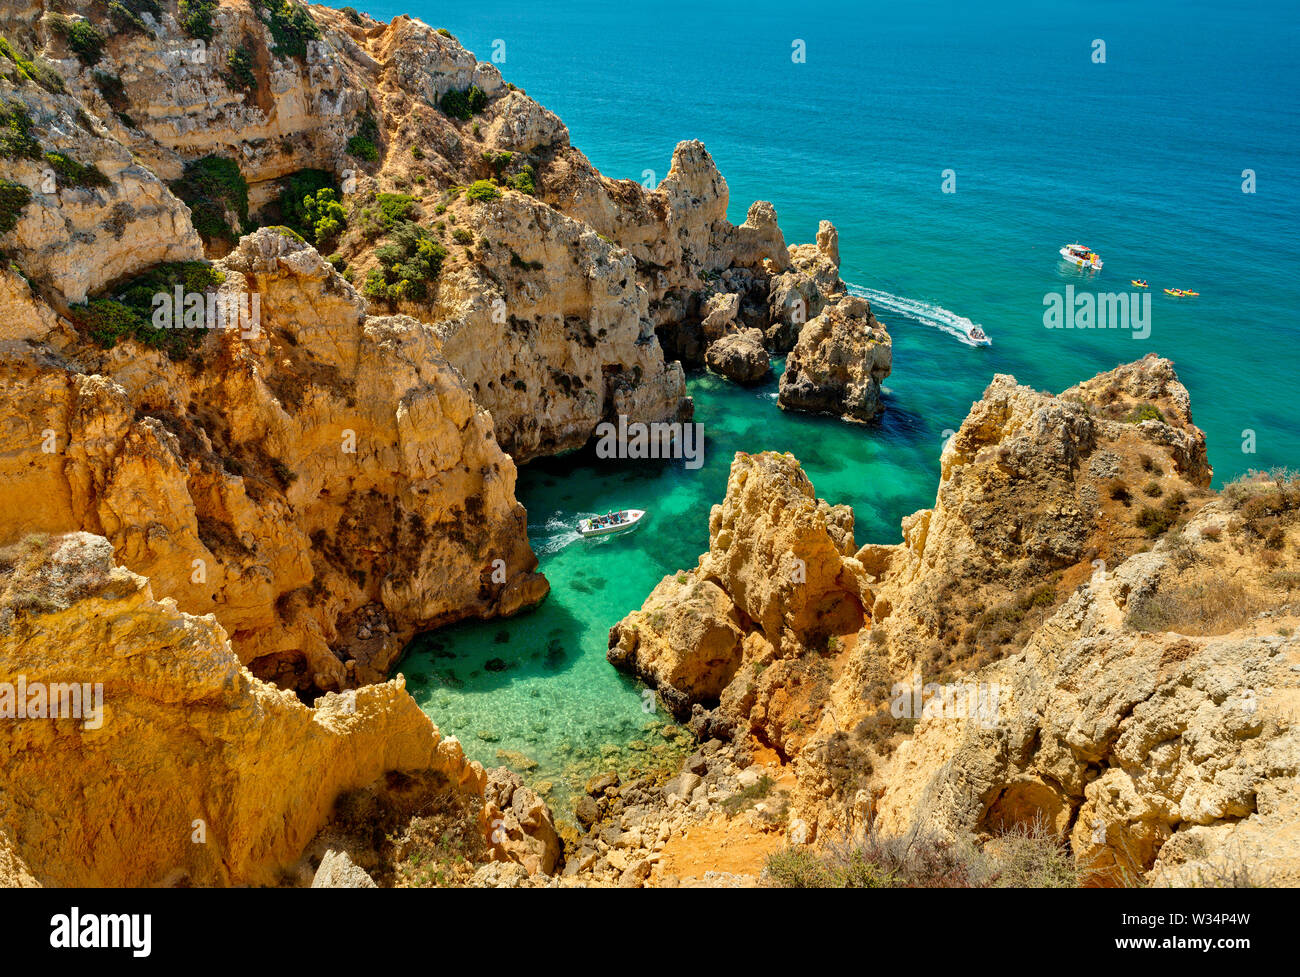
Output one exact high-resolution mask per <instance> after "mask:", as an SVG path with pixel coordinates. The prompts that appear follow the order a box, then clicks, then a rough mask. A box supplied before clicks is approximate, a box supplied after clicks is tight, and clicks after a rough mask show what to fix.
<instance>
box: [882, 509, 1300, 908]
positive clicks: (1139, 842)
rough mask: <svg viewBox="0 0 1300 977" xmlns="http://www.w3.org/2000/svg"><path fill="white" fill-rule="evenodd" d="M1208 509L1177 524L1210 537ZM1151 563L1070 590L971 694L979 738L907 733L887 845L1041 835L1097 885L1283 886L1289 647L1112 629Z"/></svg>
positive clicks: (1296, 764) (890, 803)
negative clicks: (1061, 840) (922, 832)
mask: <svg viewBox="0 0 1300 977" xmlns="http://www.w3.org/2000/svg"><path fill="white" fill-rule="evenodd" d="M1219 508H1220V507H1218V506H1217V505H1211V506H1209V507H1207V508H1206V509H1205V510H1203V511H1202V513H1201V514H1200V515H1198V517H1197V519H1196V520H1194V521H1193V523H1192V524H1191V526H1189V529H1188V532H1189V533H1193V534H1195V533H1198V532H1199V531H1200V530H1201V529H1204V528H1205V527H1206V526H1208V525H1210V524H1211V523H1218V522H1220V521H1221V519H1222V516H1223V514H1222V513H1221V512H1219V511H1218V510H1219ZM1173 552H1174V551H1173V550H1172V549H1171V548H1169V547H1162V548H1158V549H1157V550H1156V551H1155V552H1153V553H1145V554H1140V555H1138V556H1134V557H1132V558H1130V559H1129V560H1128V561H1126V562H1125V563H1124V564H1123V565H1122V566H1121V567H1120V568H1119V569H1118V571H1117V572H1115V573H1113V574H1109V575H1098V576H1096V577H1094V578H1093V579H1092V580H1091V581H1090V583H1089V584H1088V585H1086V586H1085V587H1082V588H1080V590H1079V591H1077V592H1076V593H1075V594H1074V595H1073V596H1072V597H1071V598H1070V600H1068V601H1067V602H1066V603H1065V605H1064V606H1063V607H1062V608H1061V609H1060V611H1058V612H1057V613H1056V615H1055V616H1053V617H1052V618H1051V619H1050V620H1048V621H1047V622H1046V624H1045V625H1044V626H1043V627H1042V628H1041V629H1040V630H1039V631H1038V632H1037V633H1036V634H1035V636H1034V637H1033V639H1032V640H1031V641H1030V643H1029V644H1028V646H1027V647H1026V648H1025V649H1024V651H1023V652H1021V653H1020V654H1018V655H1015V656H1014V657H1012V658H1010V659H1008V660H1006V661H1004V662H1000V663H998V664H997V665H993V666H990V667H988V668H985V669H983V670H981V671H980V672H979V673H978V674H977V675H975V676H973V677H972V679H973V680H974V681H977V682H979V683H981V684H982V685H984V686H985V687H992V688H996V689H997V690H998V691H999V701H998V707H997V720H996V722H994V723H991V724H980V723H969V722H959V721H954V720H944V719H935V720H933V721H925V722H922V723H921V724H920V726H919V727H918V729H917V732H916V735H915V737H914V738H913V739H912V740H910V741H908V742H904V743H903V744H902V745H901V746H900V747H899V748H898V751H897V753H896V754H895V756H894V757H893V758H892V759H891V761H890V763H889V764H888V765H887V766H886V767H885V768H884V769H883V770H882V771H881V774H880V777H879V783H880V785H881V793H880V795H879V798H878V800H877V815H878V817H879V819H880V820H879V823H880V824H881V826H882V827H883V828H884V829H885V830H886V831H889V832H890V833H895V832H903V831H906V830H908V829H909V828H910V826H911V825H912V824H914V823H915V822H916V821H917V820H918V819H920V818H925V819H928V821H929V823H931V824H935V825H937V826H938V827H940V828H942V829H946V830H949V831H954V832H958V831H976V832H980V831H985V832H991V831H996V830H998V829H999V828H1002V827H1004V826H1012V825H1017V824H1025V823H1029V822H1032V821H1033V820H1035V819H1039V820H1041V821H1042V822H1044V823H1046V824H1047V825H1049V826H1050V827H1051V828H1052V829H1053V830H1055V831H1057V832H1060V833H1062V834H1066V835H1068V837H1069V840H1070V846H1071V849H1072V851H1073V852H1074V854H1075V855H1076V857H1078V858H1079V859H1080V861H1081V863H1082V864H1083V865H1084V866H1085V867H1086V868H1087V869H1088V870H1089V871H1090V873H1091V874H1092V877H1093V878H1092V881H1093V882H1094V883H1096V884H1103V885H1119V884H1130V883H1132V882H1133V881H1134V880H1136V879H1139V878H1142V877H1143V876H1144V874H1145V873H1148V872H1152V873H1153V874H1152V876H1151V877H1152V878H1154V879H1159V880H1160V881H1161V882H1163V883H1165V884H1175V885H1189V884H1191V885H1196V884H1200V885H1207V884H1209V885H1221V884H1224V883H1225V882H1227V881H1228V880H1231V879H1237V880H1238V881H1241V880H1242V879H1244V878H1245V877H1246V875H1247V874H1249V875H1250V876H1251V877H1253V878H1254V880H1255V882H1256V883H1258V882H1261V881H1264V880H1265V879H1267V881H1268V884H1270V885H1284V884H1295V882H1296V880H1297V878H1300V833H1298V832H1297V831H1296V829H1295V820H1294V819H1295V814H1296V797H1297V791H1296V778H1297V775H1300V739H1297V735H1296V732H1295V730H1294V728H1293V724H1292V723H1291V722H1290V718H1289V716H1290V714H1291V713H1292V712H1293V711H1294V708H1295V705H1296V703H1297V702H1300V679H1297V675H1296V671H1295V668H1294V665H1295V662H1296V661H1297V660H1300V647H1298V646H1297V645H1296V644H1295V642H1293V641H1289V640H1287V639H1286V638H1285V637H1284V636H1282V635H1279V634H1250V633H1242V632H1239V631H1238V632H1234V633H1230V634H1226V635H1223V636H1221V637H1197V636H1187V635H1182V634H1176V633H1160V634H1153V633H1141V632H1135V631H1133V630H1132V629H1130V628H1126V627H1125V626H1124V618H1125V614H1126V612H1128V611H1131V610H1132V608H1133V606H1134V605H1135V603H1137V602H1138V601H1139V600H1140V599H1141V598H1140V597H1139V595H1142V594H1149V593H1150V592H1152V591H1154V590H1157V589H1159V588H1160V587H1161V586H1162V584H1161V578H1162V576H1167V575H1169V574H1171V573H1172V570H1171V569H1170V559H1171V555H1172V554H1173Z"/></svg>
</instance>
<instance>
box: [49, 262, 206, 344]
mask: <svg viewBox="0 0 1300 977" xmlns="http://www.w3.org/2000/svg"><path fill="white" fill-rule="evenodd" d="M223 281H225V276H224V275H222V274H221V273H220V272H218V271H216V270H215V269H213V268H212V266H211V265H208V264H204V263H203V262H198V261H188V262H181V263H177V264H167V265H159V266H158V267H157V268H154V269H152V270H150V271H148V272H146V273H145V274H143V275H140V276H138V277H136V278H133V279H132V280H131V281H129V282H127V283H126V284H125V285H123V286H122V287H121V288H120V289H118V290H117V292H116V294H115V295H114V296H112V297H101V298H94V299H91V300H90V301H88V302H85V303H82V304H81V305H75V306H73V307H72V310H71V315H72V321H73V323H74V324H75V325H76V327H77V329H78V331H80V332H81V333H82V334H83V335H85V336H87V337H88V338H89V339H91V340H93V341H94V342H95V343H97V344H98V345H100V346H102V347H103V348H105V349H111V348H112V347H113V346H116V345H117V344H118V343H119V342H121V341H123V340H125V339H135V340H138V341H139V342H141V343H144V344H145V345H146V346H150V347H152V348H154V349H161V350H164V351H166V353H167V354H168V356H170V357H172V358H173V359H183V358H184V357H185V356H187V355H188V354H189V353H190V352H191V351H192V350H193V349H194V347H195V346H197V345H198V344H199V343H201V342H202V341H203V337H204V336H206V335H207V324H206V321H205V323H204V325H202V326H200V327H198V328H179V326H180V325H181V324H180V323H177V324H176V325H177V328H170V329H159V328H158V327H156V326H155V325H154V323H153V315H154V296H155V295H158V294H160V293H162V294H166V295H171V294H172V292H173V290H174V289H175V288H176V286H178V285H179V286H181V287H182V288H183V290H184V292H185V293H187V294H193V293H195V292H206V291H209V290H211V289H214V288H216V286H218V285H220V284H221V283H222V282H223Z"/></svg>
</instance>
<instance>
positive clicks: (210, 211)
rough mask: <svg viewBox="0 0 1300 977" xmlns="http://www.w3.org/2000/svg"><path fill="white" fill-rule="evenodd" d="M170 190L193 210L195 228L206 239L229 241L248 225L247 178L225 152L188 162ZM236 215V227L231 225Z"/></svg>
mask: <svg viewBox="0 0 1300 977" xmlns="http://www.w3.org/2000/svg"><path fill="white" fill-rule="evenodd" d="M171 188H172V192H173V193H175V194H176V196H178V197H180V199H181V200H183V201H184V202H185V203H186V204H187V205H189V208H190V210H191V211H192V212H193V219H194V229H195V230H197V231H198V232H199V234H200V235H201V236H202V237H203V239H204V240H205V241H213V240H224V241H229V242H231V243H232V244H233V243H234V242H235V241H237V240H238V238H239V234H240V233H241V232H242V231H244V230H245V229H246V228H247V227H248V182H247V181H246V180H245V179H244V175H243V174H242V173H240V171H239V164H238V163H236V162H235V161H234V160H233V159H228V158H226V157H225V156H205V157H203V158H202V159H199V160H195V161H194V162H193V163H187V164H186V166H185V172H184V174H183V175H182V176H181V178H180V179H179V180H176V181H175V182H173V183H172V184H171ZM230 214H233V215H235V217H236V219H237V220H238V224H239V226H238V227H231V226H230V218H229V216H228V215H230Z"/></svg>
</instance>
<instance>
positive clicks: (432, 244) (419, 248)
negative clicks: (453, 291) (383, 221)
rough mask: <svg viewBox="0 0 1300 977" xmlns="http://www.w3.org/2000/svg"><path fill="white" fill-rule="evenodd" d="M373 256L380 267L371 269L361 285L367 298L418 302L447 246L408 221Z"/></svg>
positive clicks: (445, 252) (397, 228)
mask: <svg viewBox="0 0 1300 977" xmlns="http://www.w3.org/2000/svg"><path fill="white" fill-rule="evenodd" d="M375 258H376V260H378V262H379V267H378V268H372V269H371V270H370V272H369V274H368V275H367V276H366V282H365V286H364V288H363V291H364V293H365V295H366V296H367V297H368V298H372V299H380V300H384V301H388V302H397V301H411V302H420V301H423V300H424V299H426V298H427V297H428V294H429V288H428V287H429V285H430V284H432V283H433V282H434V281H436V280H437V278H438V274H439V272H441V271H442V263H443V261H445V260H446V258H447V249H446V248H444V247H443V246H442V245H441V244H438V243H437V242H436V241H434V240H433V239H432V238H431V237H429V233H428V231H426V230H425V229H424V228H423V227H420V225H418V224H415V223H412V222H409V221H408V222H407V223H405V224H401V225H399V226H398V227H396V228H395V229H394V230H393V232H392V234H391V235H390V236H389V240H388V242H387V243H385V244H384V245H383V246H381V247H379V248H377V249H376V250H375Z"/></svg>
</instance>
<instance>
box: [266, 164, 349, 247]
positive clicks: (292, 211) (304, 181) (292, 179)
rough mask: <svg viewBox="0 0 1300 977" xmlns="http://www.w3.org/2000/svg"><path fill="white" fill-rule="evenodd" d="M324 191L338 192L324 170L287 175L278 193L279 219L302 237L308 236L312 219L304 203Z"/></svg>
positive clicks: (331, 178) (332, 178)
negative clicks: (282, 187)
mask: <svg viewBox="0 0 1300 977" xmlns="http://www.w3.org/2000/svg"><path fill="white" fill-rule="evenodd" d="M325 189H330V190H335V191H337V190H338V186H337V185H336V184H335V182H334V176H333V174H331V173H329V172H327V171H325V170H298V172H296V173H291V174H289V176H287V177H285V180H284V189H283V190H281V191H280V219H281V220H282V221H284V223H286V224H288V225H289V226H290V227H292V228H293V229H294V230H296V231H297V232H298V233H299V234H301V235H303V236H304V237H307V236H309V235H310V234H311V233H312V219H311V215H310V214H308V213H307V208H306V206H305V201H306V199H307V198H308V197H315V196H316V194H318V193H319V192H320V191H322V190H325Z"/></svg>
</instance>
